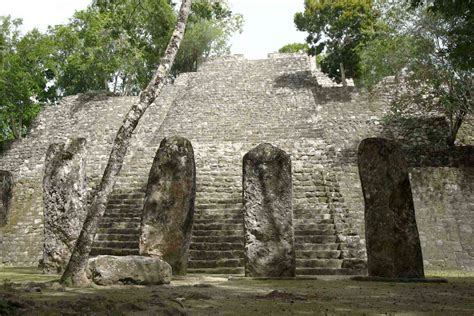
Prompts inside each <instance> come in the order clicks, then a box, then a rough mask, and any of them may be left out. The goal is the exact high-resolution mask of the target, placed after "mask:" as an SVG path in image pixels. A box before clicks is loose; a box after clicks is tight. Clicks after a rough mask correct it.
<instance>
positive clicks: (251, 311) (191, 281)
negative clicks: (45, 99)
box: [0, 268, 474, 316]
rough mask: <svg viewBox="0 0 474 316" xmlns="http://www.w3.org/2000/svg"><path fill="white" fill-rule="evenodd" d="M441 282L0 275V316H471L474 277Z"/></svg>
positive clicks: (452, 276)
mask: <svg viewBox="0 0 474 316" xmlns="http://www.w3.org/2000/svg"><path fill="white" fill-rule="evenodd" d="M427 276H429V277H444V278H447V279H448V281H449V282H448V283H388V282H357V281H352V280H349V279H348V278H346V277H318V278H316V279H292V280H273V279H263V280H255V279H247V278H241V277H238V278H228V277H227V276H210V275H191V276H186V277H177V278H175V279H174V280H173V281H172V283H171V284H169V285H163V286H149V287H145V286H110V287H97V286H96V287H89V288H64V287H62V286H59V285H58V284H57V283H54V281H55V280H57V279H58V276H47V275H41V274H38V273H37V271H36V270H35V269H26V268H20V269H18V268H0V314H1V315H3V314H18V315H64V314H67V315H83V314H94V315H155V314H156V315H180V314H182V315H184V314H189V315H246V316H247V315H341V314H342V315H372V314H389V315H391V314H408V315H473V314H474V275H473V274H470V273H459V272H456V271H450V272H443V271H429V272H428V273H427Z"/></svg>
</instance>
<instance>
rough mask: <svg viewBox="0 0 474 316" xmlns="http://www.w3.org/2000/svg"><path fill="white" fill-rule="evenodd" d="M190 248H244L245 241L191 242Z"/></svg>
mask: <svg viewBox="0 0 474 316" xmlns="http://www.w3.org/2000/svg"><path fill="white" fill-rule="evenodd" d="M189 249H190V250H215V251H217V250H243V249H244V244H243V243H229V242H215V243H210V242H206V243H197V242H191V244H190V245H189Z"/></svg>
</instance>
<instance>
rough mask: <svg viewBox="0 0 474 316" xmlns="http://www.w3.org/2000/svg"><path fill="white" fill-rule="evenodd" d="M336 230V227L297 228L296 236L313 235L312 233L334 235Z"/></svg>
mask: <svg viewBox="0 0 474 316" xmlns="http://www.w3.org/2000/svg"><path fill="white" fill-rule="evenodd" d="M335 233H336V230H335V229H334V228H331V229H327V230H296V229H295V236H311V235H326V236H334V235H335Z"/></svg>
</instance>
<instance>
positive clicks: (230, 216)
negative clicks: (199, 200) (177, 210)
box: [195, 213, 243, 221]
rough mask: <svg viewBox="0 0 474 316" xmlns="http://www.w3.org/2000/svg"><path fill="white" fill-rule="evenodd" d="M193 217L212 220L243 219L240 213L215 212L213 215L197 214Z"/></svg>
mask: <svg viewBox="0 0 474 316" xmlns="http://www.w3.org/2000/svg"><path fill="white" fill-rule="evenodd" d="M195 219H197V220H213V221H222V220H240V221H243V215H242V214H232V213H229V214H215V215H207V214H204V215H201V214H197V215H196V216H195Z"/></svg>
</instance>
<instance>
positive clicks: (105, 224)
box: [98, 220, 140, 229]
mask: <svg viewBox="0 0 474 316" xmlns="http://www.w3.org/2000/svg"><path fill="white" fill-rule="evenodd" d="M98 228H99V229H140V222H115V221H102V220H101V221H100V223H99V226H98Z"/></svg>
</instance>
